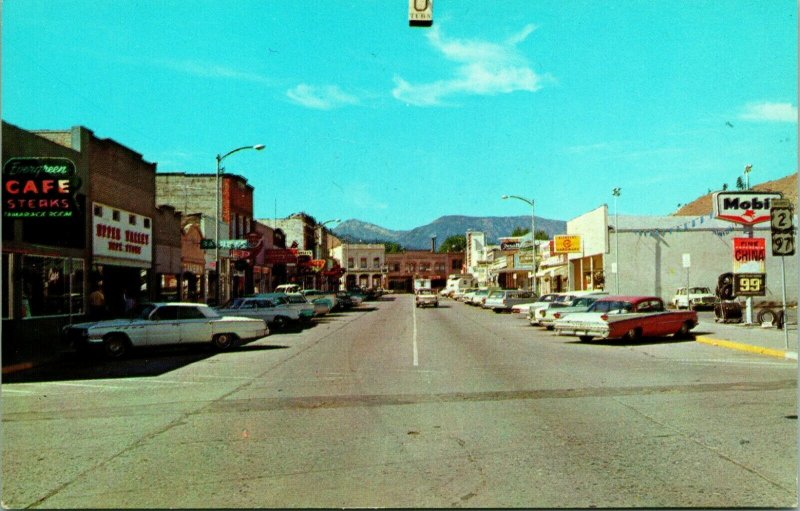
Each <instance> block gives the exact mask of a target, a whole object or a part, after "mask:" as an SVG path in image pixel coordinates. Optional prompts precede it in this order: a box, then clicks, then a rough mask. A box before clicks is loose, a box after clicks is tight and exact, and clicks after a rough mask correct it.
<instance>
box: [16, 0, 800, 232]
mask: <svg viewBox="0 0 800 511" xmlns="http://www.w3.org/2000/svg"><path fill="white" fill-rule="evenodd" d="M433 13H434V24H433V27H432V28H411V27H409V26H408V2H407V0H360V1H346V0H316V1H306V0H292V1H287V2H278V1H271V0H237V1H235V2H220V1H218V0H211V1H184V0H157V1H156V0H153V1H149V0H137V1H132V0H114V1H110V0H109V1H106V0H104V1H98V0H92V1H83V0H68V1H67V0H6V1H5V2H4V3H3V11H2V14H3V24H2V29H3V34H2V43H3V44H2V79H3V87H2V108H3V109H2V117H3V119H4V120H5V121H7V122H10V123H12V124H15V125H18V126H20V127H22V128H24V129H63V128H68V127H70V126H73V125H83V126H86V127H88V128H89V129H92V130H94V132H95V134H96V135H97V136H99V137H108V138H112V139H114V140H116V141H118V142H120V143H121V144H123V145H126V146H128V147H130V148H132V149H134V150H135V151H137V152H139V153H141V154H143V156H144V158H145V159H146V160H148V161H152V162H157V163H158V169H159V171H162V172H178V171H184V172H213V171H214V169H215V156H216V155H217V154H221V153H222V154H224V153H225V152H227V151H229V150H231V149H234V148H236V147H240V146H243V145H248V144H264V145H266V149H265V150H264V151H258V152H257V151H242V152H239V153H237V154H235V155H233V156H231V157H230V158H228V159H226V160H225V167H226V170H227V171H229V172H232V173H237V174H241V175H243V176H245V177H246V178H247V179H248V181H249V182H250V183H251V184H252V185H253V186H254V187H255V215H256V217H257V218H263V217H272V216H274V215H275V214H277V215H278V216H281V217H282V216H286V215H288V214H291V213H294V212H297V211H305V212H307V213H309V214H311V215H314V216H315V217H316V218H317V219H318V220H320V221H324V220H329V219H333V218H341V219H348V218H357V219H360V220H363V221H368V222H372V223H376V224H379V225H381V226H383V227H386V228H390V229H411V228H413V227H416V226H419V225H423V224H426V223H428V222H431V221H433V220H435V219H436V218H438V217H440V216H442V215H447V214H460V215H474V216H510V215H525V214H528V213H529V207H528V206H527V205H525V204H523V203H522V202H519V201H513V200H509V201H503V200H501V199H500V196H501V195H503V194H515V195H521V196H525V197H530V198H533V199H534V200H535V201H536V214H537V216H541V217H545V218H553V219H561V220H568V219H570V218H574V217H576V216H578V215H580V214H582V213H584V212H586V211H588V210H591V209H594V208H595V207H597V206H599V205H601V204H603V203H608V204H611V203H612V198H611V189H612V188H614V187H621V188H622V195H621V197H620V198H619V202H618V207H619V212H620V214H637V215H649V214H652V215H663V214H669V213H672V212H673V211H675V209H676V208H677V206H678V204H680V203H684V202H688V201H691V200H693V199H695V198H696V197H698V196H700V195H702V194H705V193H706V192H707V191H708V190H709V189H711V190H718V189H720V188H721V186H722V184H723V183H727V184H728V185H729V186H730V187H733V186H734V185H735V182H736V178H737V177H738V176H740V175H742V171H743V169H744V167H745V165H747V164H752V165H753V171H752V174H751V183H752V184H757V183H760V182H763V181H767V180H771V179H777V178H779V177H783V176H786V175H788V174H790V173H792V172H795V171H796V170H797V62H798V58H797V45H798V38H797V16H796V13H797V4H796V2H795V1H788V0H787V1H779V0H764V1H752V0H746V1H745V0H742V1H737V0H713V1H704V0H691V1H690V0H641V1H624V0H618V1H611V0H608V1H604V2H600V1H578V0H557V1H544V0H519V1H513V0H509V1H502V2H500V1H486V0H481V1H477V0H435V3H434V7H433Z"/></svg>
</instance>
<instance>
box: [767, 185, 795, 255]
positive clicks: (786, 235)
mask: <svg viewBox="0 0 800 511" xmlns="http://www.w3.org/2000/svg"><path fill="white" fill-rule="evenodd" d="M769 212H770V227H771V230H772V255H774V256H781V257H783V256H792V255H794V252H795V247H794V220H793V217H794V211H793V209H792V204H791V202H789V201H788V200H786V199H784V200H781V201H772V207H771V208H770V210H769Z"/></svg>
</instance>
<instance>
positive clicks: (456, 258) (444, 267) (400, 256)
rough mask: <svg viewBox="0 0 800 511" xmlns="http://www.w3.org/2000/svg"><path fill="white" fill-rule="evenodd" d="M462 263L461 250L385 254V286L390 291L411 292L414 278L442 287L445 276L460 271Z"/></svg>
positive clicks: (445, 282) (445, 280)
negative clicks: (427, 280) (428, 280)
mask: <svg viewBox="0 0 800 511" xmlns="http://www.w3.org/2000/svg"><path fill="white" fill-rule="evenodd" d="M463 265H464V254H463V252H447V253H437V252H433V251H428V250H406V251H404V252H400V253H395V254H386V270H387V273H386V286H387V289H390V290H392V291H401V292H411V291H412V290H413V289H414V279H430V281H431V287H433V288H434V289H440V288H444V287H445V286H446V284H447V276H448V275H450V274H454V273H461V268H462V266H463Z"/></svg>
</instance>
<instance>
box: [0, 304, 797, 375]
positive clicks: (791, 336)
mask: <svg viewBox="0 0 800 511" xmlns="http://www.w3.org/2000/svg"><path fill="white" fill-rule="evenodd" d="M787 328H788V330H787V332H785V333H784V331H783V329H779V328H776V327H774V326H771V325H769V326H767V325H760V324H755V323H754V324H744V323H722V322H716V321H714V320H713V319H704V318H702V317H701V318H700V321H699V323H698V325H697V326H696V327H695V328H694V329H693V330H692V332H693V333H694V335H695V341H696V342H699V343H702V344H707V345H710V346H716V347H719V348H724V349H732V350H739V351H746V352H750V353H755V354H758V355H763V356H769V357H777V358H784V359H790V360H797V351H798V350H797V345H798V331H797V324H796V323H787ZM57 360H58V358H57V357H56V358H55V359H53V358H42V359H39V360H36V359H34V360H28V361H25V362H20V363H16V364H14V365H9V366H3V372H2V374H12V373H16V372H19V371H24V370H28V369H31V368H33V367H37V366H40V365H43V364H48V363H54V362H56V361H57Z"/></svg>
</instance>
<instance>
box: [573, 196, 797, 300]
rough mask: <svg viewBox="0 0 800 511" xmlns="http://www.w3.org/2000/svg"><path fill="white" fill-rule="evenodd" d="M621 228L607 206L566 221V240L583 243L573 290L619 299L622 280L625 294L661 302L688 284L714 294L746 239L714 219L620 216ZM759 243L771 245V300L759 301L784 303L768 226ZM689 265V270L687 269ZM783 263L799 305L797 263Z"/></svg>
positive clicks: (762, 227) (758, 232)
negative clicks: (736, 247)
mask: <svg viewBox="0 0 800 511" xmlns="http://www.w3.org/2000/svg"><path fill="white" fill-rule="evenodd" d="M618 222H619V225H618V226H615V225H614V216H611V217H609V215H608V208H607V206H606V205H602V206H600V207H599V208H597V209H594V210H592V211H589V212H588V213H585V214H583V215H581V216H579V217H577V218H574V219H572V220H569V221H567V234H573V235H579V236H581V240H582V241H583V252H582V253H581V254H570V257H569V264H570V277H571V278H570V289H604V290H606V291H608V292H611V293H616V291H617V281H616V279H617V277H618V278H619V293H620V294H629V295H653V296H660V297H661V298H662V299H664V300H665V301H669V300H670V299H671V298H672V296H673V295H674V294H675V291H676V290H677V289H678V288H679V287H684V286H686V285H687V284H688V285H690V286H703V287H708V288H710V289H711V290H712V291H713V290H714V289H715V288H716V286H717V279H718V277H719V276H720V275H721V274H723V273H728V272H732V271H733V239H734V238H739V237H742V238H743V237H747V235H746V234H745V233H744V232H743V231H744V229H743V227H742V226H741V225H737V224H733V223H730V222H727V221H722V220H717V219H715V218H713V215H712V214H706V215H701V216H673V215H670V216H629V215H624V216H623V215H619V217H618ZM795 225H796V221H795ZM615 227H617V228H616V229H615ZM616 236H619V238H618V239H617V238H616ZM754 237H756V238H766V245H767V257H766V261H765V266H766V275H767V277H766V284H767V289H766V296H764V297H757V298H756V299H755V301H756V302H761V301H764V302H780V301H781V295H782V282H781V281H782V278H781V274H782V268H781V258H780V257H774V256H772V252H771V249H770V247H771V243H770V227H769V223H768V222H767V223H762V224H757V225H755V226H754ZM617 246H619V251H618V252H617ZM686 256H688V257H686ZM687 259H688V262H689V267H688V268H686V267H684V261H685V260H687ZM784 262H785V267H786V296H787V301H788V302H789V303H796V302H797V296H798V278H797V269H798V265H797V258H796V257H787V258H785V261H784ZM613 266H616V270H617V272H616V273H615V272H613V271H612V270H613Z"/></svg>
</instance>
